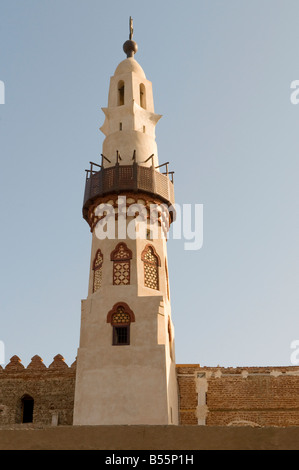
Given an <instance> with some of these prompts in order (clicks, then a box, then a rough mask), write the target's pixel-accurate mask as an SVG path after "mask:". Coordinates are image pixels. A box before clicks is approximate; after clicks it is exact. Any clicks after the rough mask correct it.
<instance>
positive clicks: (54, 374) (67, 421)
mask: <svg viewBox="0 0 299 470" xmlns="http://www.w3.org/2000/svg"><path fill="white" fill-rule="evenodd" d="M75 377H76V364H75V363H74V364H73V365H72V366H71V367H69V366H68V365H67V364H66V363H65V362H64V359H63V357H62V356H61V355H59V354H58V355H57V356H55V358H54V360H53V362H52V364H50V365H49V367H46V366H45V364H44V363H43V361H42V359H41V358H40V357H39V356H34V357H33V358H32V360H31V363H30V364H29V365H28V367H27V368H25V367H24V366H23V365H22V363H21V361H20V359H19V358H18V357H17V356H13V357H12V358H11V360H10V363H9V364H7V366H6V367H5V368H4V369H3V368H2V367H0V426H3V425H11V424H21V423H22V397H23V396H24V395H30V396H31V397H32V398H33V399H34V409H33V423H39V424H43V425H51V423H52V417H53V415H56V416H58V424H61V425H71V424H72V422H73V407H74V391H75Z"/></svg>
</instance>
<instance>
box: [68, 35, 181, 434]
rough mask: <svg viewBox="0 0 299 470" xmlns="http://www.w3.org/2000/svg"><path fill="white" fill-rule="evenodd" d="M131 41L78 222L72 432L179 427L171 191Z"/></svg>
mask: <svg viewBox="0 0 299 470" xmlns="http://www.w3.org/2000/svg"><path fill="white" fill-rule="evenodd" d="M135 44H136V43H134V41H133V40H132V37H131V38H130V40H129V41H127V42H126V43H125V45H124V50H125V52H126V53H127V58H126V59H125V60H124V61H123V62H121V63H120V64H119V65H118V67H117V69H116V71H115V74H114V76H113V77H111V80H110V90H109V98H108V106H107V107H106V108H103V111H104V114H105V122H104V124H103V126H102V128H101V130H102V132H103V133H104V135H105V139H104V142H103V149H102V162H99V163H98V164H92V165H91V168H90V170H88V171H87V177H86V188H85V195H84V205H83V217H84V218H85V220H86V221H87V222H88V224H89V226H90V230H91V232H92V247H91V261H90V273H89V289H88V296H87V298H86V299H85V300H83V301H82V314H81V330H80V344H79V349H78V355H77V374H76V387H75V406H74V424H75V425H83V424H84V425H100V424H178V391H177V379H176V370H175V347H174V327H173V322H172V319H171V304H170V292H169V280H168V268H167V266H168V261H167V246H166V245H167V242H166V238H165V234H166V233H167V230H168V229H169V224H170V223H171V222H172V212H168V210H167V208H168V207H169V206H171V205H172V204H173V203H174V191H173V183H172V182H171V180H170V179H169V174H168V171H165V173H166V174H163V173H164V172H161V171H160V170H161V168H160V165H159V162H158V155H157V145H156V141H155V126H156V124H157V122H158V120H159V119H160V117H161V116H160V115H157V114H155V112H154V104H153V94H152V85H151V83H150V82H149V81H148V80H147V79H146V77H145V74H144V72H143V70H142V68H141V67H140V65H139V64H138V63H137V62H136V60H135V58H134V54H135V52H136V51H137V45H135ZM157 167H159V168H157ZM165 168H166V167H165ZM167 169H168V166H167ZM153 208H154V209H155V210H153Z"/></svg>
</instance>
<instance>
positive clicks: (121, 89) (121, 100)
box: [118, 81, 125, 106]
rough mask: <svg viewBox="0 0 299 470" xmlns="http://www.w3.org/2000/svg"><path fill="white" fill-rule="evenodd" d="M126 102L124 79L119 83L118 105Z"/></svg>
mask: <svg viewBox="0 0 299 470" xmlns="http://www.w3.org/2000/svg"><path fill="white" fill-rule="evenodd" d="M124 104H125V84H124V82H123V81H121V82H119V84H118V106H123V105H124Z"/></svg>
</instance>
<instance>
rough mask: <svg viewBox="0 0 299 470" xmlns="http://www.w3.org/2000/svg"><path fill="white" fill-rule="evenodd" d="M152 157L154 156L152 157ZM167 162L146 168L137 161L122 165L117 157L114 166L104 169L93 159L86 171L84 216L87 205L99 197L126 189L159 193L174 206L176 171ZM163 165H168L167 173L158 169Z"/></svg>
mask: <svg viewBox="0 0 299 470" xmlns="http://www.w3.org/2000/svg"><path fill="white" fill-rule="evenodd" d="M104 158H105V157H104ZM149 158H152V156H151V157H149ZM168 165H169V162H167V163H164V164H163V165H159V166H158V167H156V168H155V167H154V166H151V167H146V166H143V165H140V164H138V163H136V161H134V162H133V164H132V165H120V164H119V163H118V158H117V163H116V164H115V166H113V167H107V168H104V167H103V165H98V164H97V163H93V162H90V169H89V170H85V171H86V183H85V193H84V202H83V216H84V218H85V219H86V218H87V213H88V208H89V207H90V205H91V204H93V203H94V201H95V200H96V199H98V198H99V197H101V196H105V195H108V194H110V193H121V192H124V191H130V192H136V193H137V192H143V193H148V194H150V195H152V196H156V197H158V198H159V199H161V200H162V201H163V202H165V203H167V204H169V205H173V204H174V185H173V174H174V172H173V171H171V172H170V171H168ZM163 166H165V167H166V171H165V172H163V173H162V172H159V171H157V169H158V168H161V167H163ZM95 168H96V170H95ZM98 168H99V169H98Z"/></svg>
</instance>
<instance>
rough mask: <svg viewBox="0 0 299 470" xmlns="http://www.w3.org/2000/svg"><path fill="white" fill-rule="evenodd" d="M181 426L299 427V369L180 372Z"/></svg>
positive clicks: (192, 369)
mask: <svg viewBox="0 0 299 470" xmlns="http://www.w3.org/2000/svg"><path fill="white" fill-rule="evenodd" d="M177 374H178V383H179V395H180V423H181V424H206V425H208V426H209V425H210V426H212V425H214V426H215V425H216V426H221V425H222V426H223V425H232V424H234V425H242V424H243V425H252V426H254V425H256V426H298V425H299V368H298V367H277V368H275V367H273V368H272V367H247V368H208V367H202V368H201V367H200V366H198V365H194V366H190V365H179V366H177Z"/></svg>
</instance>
